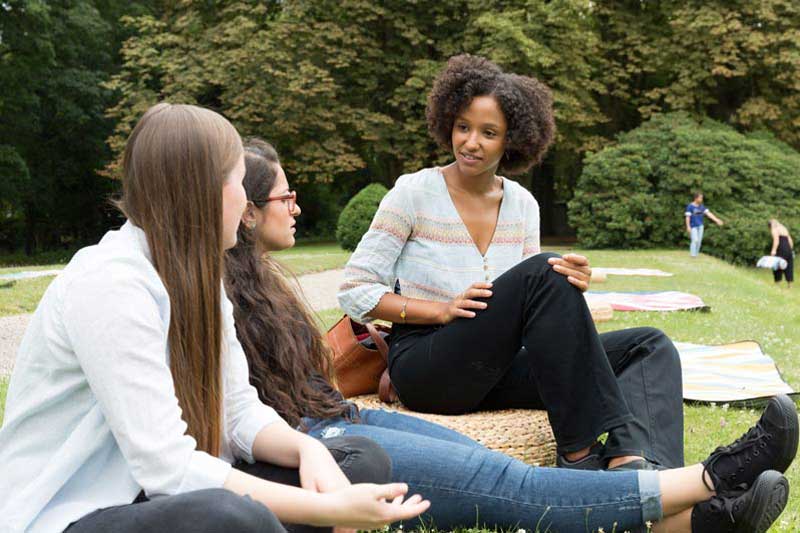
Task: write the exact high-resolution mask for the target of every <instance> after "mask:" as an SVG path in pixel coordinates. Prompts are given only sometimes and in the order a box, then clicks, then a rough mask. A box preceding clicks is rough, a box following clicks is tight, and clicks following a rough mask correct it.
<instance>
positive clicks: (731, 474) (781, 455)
mask: <svg viewBox="0 0 800 533" xmlns="http://www.w3.org/2000/svg"><path fill="white" fill-rule="evenodd" d="M797 433H798V429H797V408H796V407H795V405H794V402H793V401H792V399H791V398H789V397H788V396H786V395H785V394H782V395H780V396H776V397H774V398H772V399H771V400H770V401H769V404H768V405H767V408H766V409H764V413H763V414H762V415H761V418H760V419H759V421H758V422H757V423H756V425H755V426H753V427H752V428H750V430H749V431H748V432H747V433H745V434H744V435H742V436H741V437H740V438H739V439H737V440H736V442H734V443H733V444H731V445H729V446H721V447H719V448H717V449H716V450H714V452H713V453H712V454H711V455H709V456H708V459H706V460H705V461H703V465H704V466H705V471H706V472H708V475H709V477H710V478H711V481H712V483H713V485H714V486H713V487H708V488H709V490H712V491H715V492H717V493H722V494H725V493H726V492H727V491H730V490H733V489H735V488H736V487H738V486H740V485H741V484H743V483H744V484H746V485H747V486H751V485H752V484H753V482H754V481H755V479H756V478H757V477H758V475H759V474H760V473H761V472H763V471H765V470H777V471H778V472H781V473H783V472H786V469H787V468H789V465H790V464H792V460H794V456H795V454H796V453H797ZM703 482H704V483H705V476H703Z"/></svg>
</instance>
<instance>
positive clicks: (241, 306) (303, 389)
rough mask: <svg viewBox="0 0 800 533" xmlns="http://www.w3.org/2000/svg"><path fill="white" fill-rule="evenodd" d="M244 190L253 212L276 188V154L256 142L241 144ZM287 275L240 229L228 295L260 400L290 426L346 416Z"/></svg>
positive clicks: (230, 260)
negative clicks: (306, 419) (309, 419)
mask: <svg viewBox="0 0 800 533" xmlns="http://www.w3.org/2000/svg"><path fill="white" fill-rule="evenodd" d="M244 162H245V168H246V173H245V178H244V190H245V192H246V193H247V199H248V200H249V201H251V202H253V204H254V205H256V206H257V207H263V206H264V205H266V199H267V197H268V196H269V194H270V191H272V188H273V187H274V185H275V179H276V166H277V165H279V164H280V163H279V161H278V154H277V153H276V152H275V149H274V148H273V147H272V146H271V145H270V144H269V143H266V142H264V141H262V140H260V139H250V140H248V141H247V142H246V143H245V158H244ZM291 277H292V276H291V274H290V273H289V272H288V271H287V270H286V269H285V268H283V267H282V266H281V265H280V263H278V262H277V261H276V260H275V259H273V258H272V257H270V256H269V255H264V256H263V257H258V256H257V252H256V243H255V237H254V235H253V232H252V230H250V229H248V228H246V227H244V225H240V226H239V234H238V239H237V244H236V247H234V248H232V249H230V250H228V253H227V258H226V260H225V287H226V289H227V293H228V297H229V298H230V299H231V301H232V302H233V308H234V318H235V322H236V335H237V336H238V337H239V342H241V344H242V348H244V353H245V354H246V355H247V361H248V363H249V365H250V383H252V384H253V386H254V387H255V388H256V390H257V391H258V395H259V398H260V399H261V401H263V402H264V403H266V404H268V405H270V406H271V407H272V408H274V409H275V410H276V411H277V412H278V413H280V415H281V416H282V417H283V418H284V419H285V420H286V421H287V422H289V424H291V425H293V426H297V425H300V424H301V422H302V421H301V419H302V417H304V416H309V417H313V418H330V417H335V416H345V417H347V416H348V414H349V408H348V407H347V405H346V404H345V403H344V402H343V401H342V400H341V398H339V397H337V395H336V394H335V393H334V391H333V388H332V386H331V383H332V381H333V376H332V367H331V364H330V361H331V358H330V350H329V348H328V346H327V344H326V343H325V340H324V339H323V337H322V333H321V332H320V330H319V329H318V328H317V325H316V322H315V320H314V316H313V314H312V312H311V311H310V310H309V307H308V305H307V304H306V303H305V301H304V300H303V299H302V298H301V296H300V295H299V292H298V291H299V288H298V289H295V288H294V287H293V286H291V285H290V283H289V281H288V280H289V279H290V278H291Z"/></svg>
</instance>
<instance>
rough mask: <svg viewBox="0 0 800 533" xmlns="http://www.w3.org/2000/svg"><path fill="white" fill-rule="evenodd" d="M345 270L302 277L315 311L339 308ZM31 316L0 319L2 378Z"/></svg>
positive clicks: (9, 368)
mask: <svg viewBox="0 0 800 533" xmlns="http://www.w3.org/2000/svg"><path fill="white" fill-rule="evenodd" d="M343 275H344V270H327V271H325V272H318V273H316V274H306V275H305V276H300V277H299V278H298V280H299V281H300V286H301V287H302V288H303V291H304V293H305V295H306V297H307V298H308V302H309V304H311V307H313V308H314V309H316V310H318V311H321V310H323V309H332V308H334V307H338V306H339V303H338V302H337V301H336V291H337V290H338V288H339V285H340V284H341V283H342V279H343ZM30 318H31V315H14V316H6V317H0V377H4V376H8V375H10V374H11V369H12V368H13V367H14V357H15V356H16V353H17V348H18V347H19V344H20V342H21V341H22V336H23V335H24V334H25V328H26V327H27V326H28V322H29V321H30Z"/></svg>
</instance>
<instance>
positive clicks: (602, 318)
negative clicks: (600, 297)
mask: <svg viewBox="0 0 800 533" xmlns="http://www.w3.org/2000/svg"><path fill="white" fill-rule="evenodd" d="M587 303H588V304H589V311H590V312H591V313H592V320H594V321H595V322H608V321H609V320H611V319H613V318H614V308H613V307H611V304H606V303H599V302H587Z"/></svg>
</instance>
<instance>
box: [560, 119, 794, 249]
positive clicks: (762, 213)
mask: <svg viewBox="0 0 800 533" xmlns="http://www.w3.org/2000/svg"><path fill="white" fill-rule="evenodd" d="M694 190H701V191H702V192H703V194H704V196H705V205H706V206H707V207H708V208H709V209H711V211H712V212H714V214H716V215H717V216H719V217H720V218H722V219H723V220H724V221H725V226H723V227H721V228H717V227H716V226H715V225H714V224H713V222H711V221H707V224H706V232H705V236H704V239H703V252H706V253H710V254H712V255H715V256H717V257H721V258H723V259H726V260H728V261H731V262H734V263H741V264H749V265H752V264H754V262H755V261H756V260H757V259H758V257H760V256H761V255H763V254H764V253H768V252H769V246H770V244H771V237H770V234H769V230H768V228H767V221H768V220H769V218H771V217H775V218H778V219H779V220H780V221H781V222H783V223H784V224H785V225H786V226H787V228H789V231H790V232H791V233H792V235H793V236H796V235H798V234H799V233H800V201H798V199H799V198H800V153H798V152H797V151H795V150H793V149H792V148H791V147H790V146H788V145H786V144H784V143H782V142H780V141H778V140H776V139H775V138H774V137H772V136H771V135H769V134H767V133H753V134H742V133H739V132H737V131H736V130H734V129H733V128H731V127H729V126H726V125H724V124H720V123H718V122H714V121H710V120H708V121H704V122H703V123H698V122H695V121H694V120H693V119H692V118H690V117H689V116H688V115H686V114H682V113H673V114H668V115H660V116H656V117H654V118H653V119H652V120H650V121H649V122H647V123H645V124H643V125H642V126H640V127H639V128H637V129H635V130H631V131H629V132H627V133H624V134H622V135H620V136H619V138H618V141H617V143H616V144H614V145H612V146H609V147H607V148H605V149H604V150H602V151H600V152H597V153H594V154H589V155H587V157H586V158H585V160H584V168H583V172H582V174H581V176H580V178H579V180H578V183H577V186H576V189H575V196H574V197H573V199H572V200H571V201H570V202H569V207H568V208H569V212H568V213H569V221H570V224H571V225H572V226H573V227H574V228H575V229H576V231H577V236H578V241H579V242H580V244H581V245H582V246H585V247H588V248H611V247H613V248H652V247H673V246H679V245H680V246H687V247H688V236H687V234H686V230H685V221H684V208H685V207H686V204H688V203H689V202H691V200H692V196H691V193H692V191H694Z"/></svg>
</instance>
